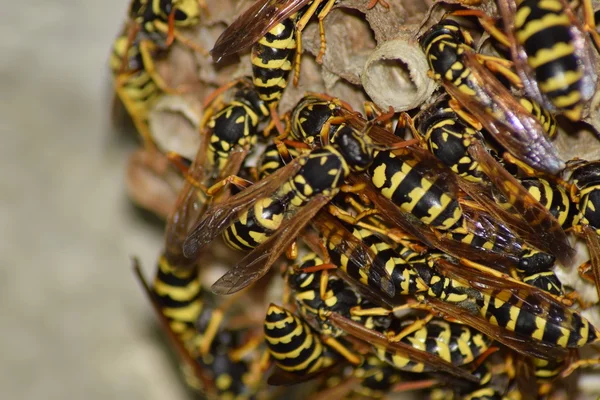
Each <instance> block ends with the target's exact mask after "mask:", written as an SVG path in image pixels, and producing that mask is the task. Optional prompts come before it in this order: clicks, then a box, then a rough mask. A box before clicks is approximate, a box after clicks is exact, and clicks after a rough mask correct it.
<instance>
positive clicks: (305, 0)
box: [211, 0, 388, 85]
mask: <svg viewBox="0 0 600 400" xmlns="http://www.w3.org/2000/svg"><path fill="white" fill-rule="evenodd" d="M377 2H378V0H373V1H371V2H370V3H369V6H368V8H372V7H374V6H375V5H376V4H377ZM335 3H336V0H327V1H325V0H276V1H273V0H258V1H256V2H255V3H254V4H253V5H252V6H250V8H248V9H247V10H246V11H244V12H243V13H242V15H240V16H239V17H238V18H237V19H236V20H235V21H234V22H233V23H232V24H231V25H229V26H228V27H227V29H226V30H225V31H224V32H223V33H222V34H221V36H219V38H218V39H217V41H216V42H215V45H214V47H213V49H212V50H211V54H212V56H213V60H214V61H215V62H219V61H220V60H221V59H222V58H223V57H226V56H228V55H232V54H235V53H238V52H240V51H243V50H245V49H247V48H248V47H250V46H252V45H253V44H255V43H256V42H257V41H261V40H269V39H268V36H269V35H270V34H275V33H277V29H279V28H278V27H279V26H283V25H282V24H288V21H286V20H290V21H289V22H291V23H292V24H293V28H294V30H293V32H294V34H295V37H296V38H295V43H296V46H297V50H296V61H295V68H296V71H295V77H294V84H295V85H296V84H297V83H298V78H299V73H300V60H299V57H300V55H301V54H302V37H301V33H302V31H303V29H304V27H305V26H306V24H307V23H308V22H309V20H310V19H311V18H312V16H313V15H315V14H316V15H317V18H318V20H319V33H320V38H321V48H320V50H319V54H318V55H317V62H318V63H321V60H322V58H323V56H324V55H325V49H326V41H325V28H324V26H323V20H324V19H325V17H326V16H327V14H328V13H329V12H330V11H331V9H332V8H333V6H334V5H335ZM382 4H384V6H386V7H387V6H388V5H387V3H385V2H384V3H382ZM253 51H254V49H253Z"/></svg>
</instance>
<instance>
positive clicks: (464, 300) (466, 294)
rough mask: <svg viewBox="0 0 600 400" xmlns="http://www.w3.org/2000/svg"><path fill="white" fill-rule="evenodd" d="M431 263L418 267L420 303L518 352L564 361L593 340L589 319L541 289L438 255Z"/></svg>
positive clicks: (595, 332) (592, 327) (469, 263)
mask: <svg viewBox="0 0 600 400" xmlns="http://www.w3.org/2000/svg"><path fill="white" fill-rule="evenodd" d="M431 263H432V260H429V268H428V269H427V268H425V267H424V265H421V266H418V270H419V272H420V274H421V278H422V279H423V280H424V281H425V282H426V283H427V284H428V286H429V288H430V289H429V291H428V292H427V295H426V298H423V297H422V300H423V301H425V302H427V303H428V304H430V305H431V306H432V307H433V308H434V309H436V310H439V311H441V312H447V313H448V315H452V317H454V318H456V319H458V320H459V321H461V322H463V323H466V324H467V325H469V326H472V327H474V328H477V329H478V330H480V331H481V332H482V333H484V334H486V335H488V336H490V337H491V338H493V339H495V340H497V341H499V342H500V343H503V344H505V345H507V346H509V347H512V348H514V349H515V350H517V351H518V352H520V353H522V354H526V355H530V356H533V357H537V358H542V359H553V358H565V356H566V353H567V349H572V348H578V347H581V346H584V345H585V344H587V343H593V342H595V341H597V340H598V334H599V333H598V331H597V330H596V328H595V327H594V326H593V325H591V324H590V323H589V321H587V320H586V319H585V318H583V317H582V316H581V315H580V314H579V313H577V312H575V311H573V310H571V309H570V308H568V307H566V306H565V305H564V304H562V303H561V302H560V301H558V300H557V299H556V298H555V297H554V296H552V295H550V294H548V293H546V292H544V291H542V290H539V289H537V288H535V287H532V286H529V285H526V284H524V283H522V282H519V281H517V280H514V279H512V278H510V277H509V276H508V275H506V274H502V273H499V272H497V271H495V270H492V269H489V268H486V267H483V266H481V265H477V264H474V263H472V262H468V263H467V262H466V261H464V260H463V263H467V264H468V265H470V266H471V267H472V268H466V269H465V268H461V267H460V266H458V265H456V264H453V263H452V262H450V261H448V260H444V258H443V257H442V258H438V259H437V260H435V261H433V265H434V267H433V268H432V267H431ZM444 309H445V310H446V311H443V310H444ZM484 320H485V322H484ZM501 332H503V333H501Z"/></svg>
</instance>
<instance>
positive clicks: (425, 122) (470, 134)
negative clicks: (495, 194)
mask: <svg viewBox="0 0 600 400" xmlns="http://www.w3.org/2000/svg"><path fill="white" fill-rule="evenodd" d="M448 102H449V100H448V98H441V99H440V100H439V101H436V102H435V103H433V104H431V105H430V106H429V107H428V108H426V109H424V110H422V111H421V112H420V113H419V114H417V116H416V117H415V120H414V123H415V126H416V128H417V130H416V132H417V133H419V134H420V132H423V135H422V140H423V142H424V143H426V145H427V148H428V149H429V151H431V152H432V153H433V154H434V155H435V156H436V157H437V158H438V159H439V160H440V161H441V162H443V163H444V164H446V165H447V166H448V167H450V169H452V171H454V172H455V173H456V174H457V175H458V176H461V177H463V178H465V179H467V180H469V181H472V182H480V181H481V180H482V179H484V173H483V171H482V170H481V168H479V164H478V163H477V161H475V160H473V159H472V158H471V156H470V154H469V146H470V145H471V143H472V142H473V141H474V140H481V139H482V136H481V134H480V133H479V132H478V131H476V130H475V129H473V128H472V127H471V126H470V125H468V124H466V123H464V122H463V121H462V120H461V118H460V117H459V116H458V114H456V112H455V111H454V110H453V109H452V108H451V107H450V105H449V104H448Z"/></svg>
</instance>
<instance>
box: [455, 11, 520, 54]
mask: <svg viewBox="0 0 600 400" xmlns="http://www.w3.org/2000/svg"><path fill="white" fill-rule="evenodd" d="M461 3H464V1H461ZM451 14H452V15H456V16H461V17H476V18H477V19H479V23H480V24H481V26H482V27H483V29H485V31H486V32H487V33H489V34H490V36H492V37H493V38H494V39H496V40H497V41H498V42H500V43H501V44H502V45H504V46H506V47H510V41H509V39H508V37H507V36H506V34H505V33H504V32H502V30H500V29H498V28H497V27H496V20H495V19H494V18H492V17H490V16H488V15H486V14H485V13H484V12H483V11H480V10H457V11H454V12H452V13H451Z"/></svg>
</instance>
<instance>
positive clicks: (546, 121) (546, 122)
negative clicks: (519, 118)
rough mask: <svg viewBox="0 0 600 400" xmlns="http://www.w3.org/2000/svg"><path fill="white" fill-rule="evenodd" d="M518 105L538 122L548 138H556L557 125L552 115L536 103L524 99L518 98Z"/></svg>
mask: <svg viewBox="0 0 600 400" xmlns="http://www.w3.org/2000/svg"><path fill="white" fill-rule="evenodd" d="M519 103H520V104H521V105H522V106H523V107H525V109H526V110H527V111H529V112H530V113H531V115H533V116H534V117H535V119H537V120H538V122H539V123H540V124H541V125H542V127H543V128H544V131H545V132H546V133H547V134H548V137H550V138H554V137H555V136H556V133H557V127H558V125H557V123H556V118H554V115H552V114H550V112H549V111H548V110H547V109H545V108H544V107H542V106H541V105H540V104H539V103H538V102H536V101H533V100H531V99H528V98H526V97H520V98H519Z"/></svg>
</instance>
